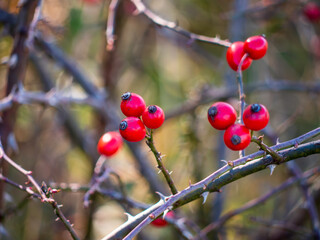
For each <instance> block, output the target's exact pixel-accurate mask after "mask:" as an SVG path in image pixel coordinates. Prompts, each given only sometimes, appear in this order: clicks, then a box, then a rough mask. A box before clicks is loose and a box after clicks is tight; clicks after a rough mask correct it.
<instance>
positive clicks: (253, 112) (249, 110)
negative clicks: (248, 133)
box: [243, 103, 269, 131]
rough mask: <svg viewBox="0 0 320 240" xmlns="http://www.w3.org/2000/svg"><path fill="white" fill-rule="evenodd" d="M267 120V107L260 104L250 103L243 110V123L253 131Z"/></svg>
mask: <svg viewBox="0 0 320 240" xmlns="http://www.w3.org/2000/svg"><path fill="white" fill-rule="evenodd" d="M268 122H269V112H268V109H267V108H266V107H265V106H263V105H262V104H256V103H255V104H251V105H249V106H248V107H246V109H245V110H244V111H243V123H244V125H245V126H246V127H247V128H249V129H251V130H254V131H259V130H261V129H263V128H265V127H266V126H267V124H268Z"/></svg>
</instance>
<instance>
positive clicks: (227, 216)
mask: <svg viewBox="0 0 320 240" xmlns="http://www.w3.org/2000/svg"><path fill="white" fill-rule="evenodd" d="M319 172H320V168H319V167H317V168H313V169H310V170H308V171H306V172H304V173H303V174H301V175H300V176H299V177H298V176H295V177H291V178H289V179H288V180H286V181H285V182H283V183H282V184H281V185H280V186H278V187H276V188H274V189H272V190H271V191H269V192H268V193H266V194H264V195H263V196H261V197H259V198H256V199H253V200H251V201H249V202H247V203H246V204H244V205H243V206H241V207H240V208H237V209H234V210H231V211H229V212H227V213H225V214H224V215H223V216H221V217H220V218H219V219H218V220H217V221H215V222H212V223H211V224H209V225H208V226H206V227H205V228H204V229H203V230H202V231H201V233H200V234H199V237H201V236H203V235H206V234H208V233H209V232H211V231H213V230H215V229H219V228H221V227H222V226H223V225H224V224H225V223H226V222H227V221H228V220H230V219H231V218H232V217H234V216H236V215H239V214H241V213H243V212H245V211H247V210H249V209H251V208H253V207H256V206H258V205H261V204H262V203H264V202H265V201H267V200H268V199H270V198H271V197H273V196H274V195H275V194H277V193H279V192H281V191H284V190H285V189H287V188H288V187H290V186H292V185H293V184H295V183H297V182H298V181H305V180H306V179H308V178H310V177H312V176H314V175H315V174H318V173H319ZM199 237H198V238H195V240H196V239H199Z"/></svg>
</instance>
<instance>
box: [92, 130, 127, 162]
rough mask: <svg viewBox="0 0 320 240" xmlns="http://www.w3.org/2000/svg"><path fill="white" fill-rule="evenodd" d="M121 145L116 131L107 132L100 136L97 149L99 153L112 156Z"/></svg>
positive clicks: (120, 139)
mask: <svg viewBox="0 0 320 240" xmlns="http://www.w3.org/2000/svg"><path fill="white" fill-rule="evenodd" d="M121 146H122V138H121V136H120V134H119V133H118V132H107V133H105V134H103V135H102V137H101V138H100V140H99V142H98V145H97V149H98V152H99V153H100V154H101V155H105V156H108V157H110V156H112V155H113V154H115V153H116V152H117V151H118V150H119V148H120V147H121Z"/></svg>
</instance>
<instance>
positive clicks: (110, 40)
mask: <svg viewBox="0 0 320 240" xmlns="http://www.w3.org/2000/svg"><path fill="white" fill-rule="evenodd" d="M118 6H119V0H111V2H110V5H109V11H108V21H107V29H106V38H107V47H106V49H107V50H108V51H112V50H113V47H114V42H115V39H116V38H115V36H114V27H115V18H116V11H117V8H118Z"/></svg>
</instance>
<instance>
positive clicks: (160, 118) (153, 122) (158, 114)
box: [142, 105, 164, 129]
mask: <svg viewBox="0 0 320 240" xmlns="http://www.w3.org/2000/svg"><path fill="white" fill-rule="evenodd" d="M142 121H143V123H144V125H146V127H148V128H151V129H156V128H158V127H160V126H161V125H162V124H163V122H164V112H163V110H162V109H161V108H160V107H158V106H156V105H151V106H149V107H148V108H146V109H145V110H144V112H143V113H142Z"/></svg>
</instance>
